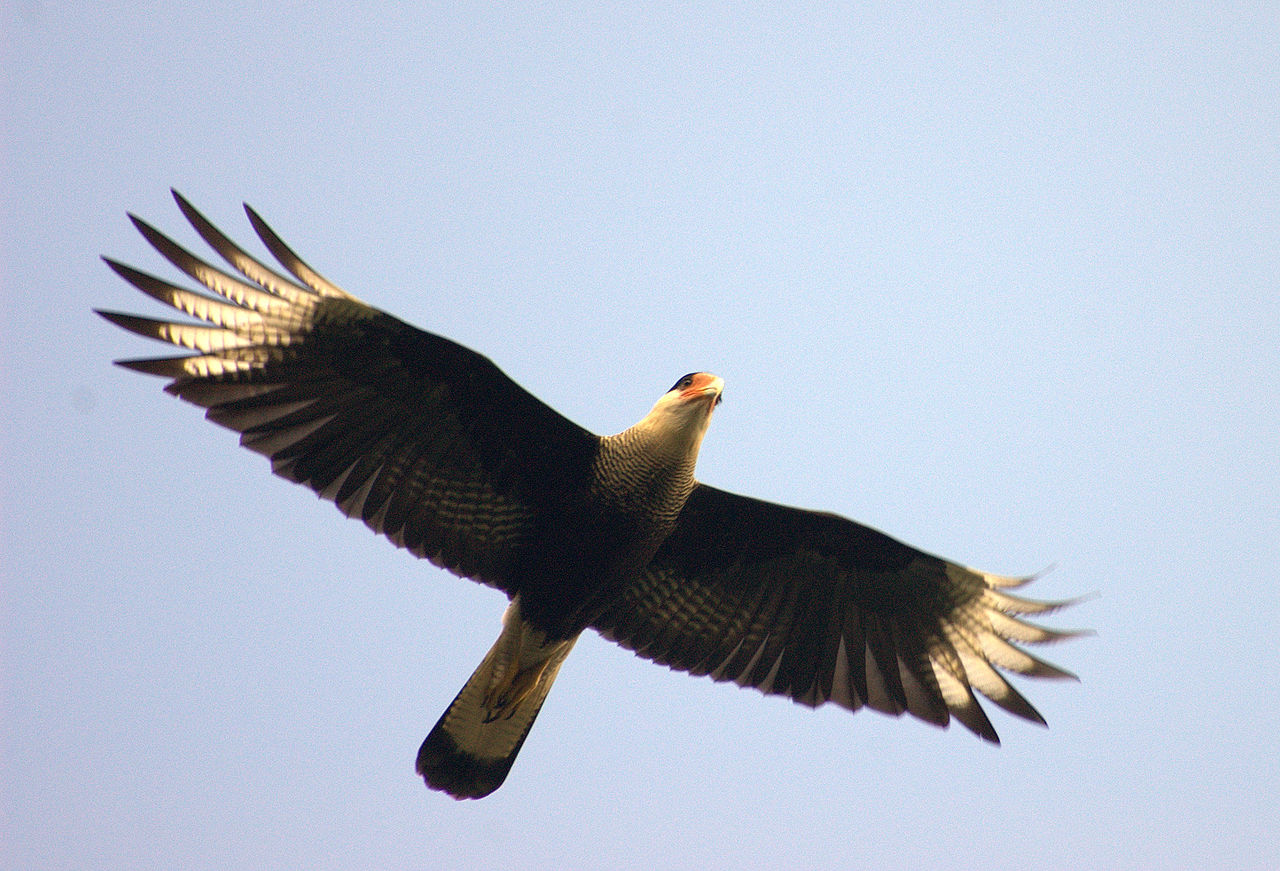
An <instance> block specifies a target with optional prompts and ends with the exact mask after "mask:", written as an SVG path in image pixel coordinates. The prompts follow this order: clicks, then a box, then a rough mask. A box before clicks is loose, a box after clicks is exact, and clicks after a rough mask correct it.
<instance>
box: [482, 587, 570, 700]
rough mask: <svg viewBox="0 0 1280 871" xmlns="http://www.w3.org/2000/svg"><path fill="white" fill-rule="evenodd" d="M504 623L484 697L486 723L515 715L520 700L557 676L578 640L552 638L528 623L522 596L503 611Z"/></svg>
mask: <svg viewBox="0 0 1280 871" xmlns="http://www.w3.org/2000/svg"><path fill="white" fill-rule="evenodd" d="M502 627H503V631H502V636H501V638H500V639H499V644H500V649H499V650H497V651H495V653H496V654H497V660H496V662H495V664H494V665H495V667H494V670H493V676H492V679H491V680H490V683H489V687H488V688H487V689H486V690H485V694H484V699H483V701H482V705H483V707H484V709H485V714H484V722H486V723H491V722H493V721H495V720H500V719H506V718H508V717H511V716H512V715H513V714H514V713H515V712H516V711H517V710H518V709H519V707H520V702H522V701H523V700H524V699H525V698H527V697H528V696H529V695H530V694H531V693H533V692H534V691H535V690H537V689H538V688H539V687H541V686H543V685H544V684H548V683H550V682H551V681H552V680H554V679H555V676H556V673H557V672H558V671H559V670H560V664H561V663H563V662H564V659H565V657H566V656H568V655H569V651H570V650H572V649H573V644H574V642H575V641H577V639H576V638H571V639H568V640H567V641H565V640H561V641H551V640H548V638H547V636H546V633H545V632H542V631H541V630H538V629H534V628H533V627H532V626H530V625H529V624H528V623H525V622H524V620H523V619H522V618H521V617H520V603H519V597H517V598H516V599H513V600H512V602H511V604H510V605H509V606H508V607H507V610H506V613H504V614H503V615H502Z"/></svg>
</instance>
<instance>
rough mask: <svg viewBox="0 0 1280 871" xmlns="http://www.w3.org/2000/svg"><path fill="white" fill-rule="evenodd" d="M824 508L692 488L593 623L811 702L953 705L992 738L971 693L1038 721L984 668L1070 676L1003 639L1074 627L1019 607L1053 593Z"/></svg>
mask: <svg viewBox="0 0 1280 871" xmlns="http://www.w3.org/2000/svg"><path fill="white" fill-rule="evenodd" d="M1027 580H1030V579H1019V578H1006V577H1001V576H997V575H991V574H986V573H984V572H979V571H975V570H973V569H968V568H964V567H963V566H959V565H956V564H954V563H949V562H946V561H945V560H942V559H939V558H937V557H933V556H930V555H928V554H925V553H922V552H920V551H918V550H915V549H914V548H911V547H908V546H907V545H905V544H902V543H901V542H898V541H896V540H894V539H892V538H890V537H888V536H886V535H884V534H882V533H880V532H877V531H876V530H873V529H870V528H868V527H865V526H861V525H859V524H857V523H854V522H853V521H850V520H846V519H844V518H842V517H838V516H836V515H833V514H823V513H818V512H813V511H804V510H800V509H796V508H788V507H784V506H781V505H775V504H773V503H769V502H764V501H761V500H758V499H751V498H747V497H745V496H738V495H735V494H732V493H726V492H724V491H722V490H717V489H715V488H713V487H708V486H706V485H705V484H700V485H698V487H697V489H695V490H694V493H693V495H692V496H691V497H690V499H689V502H688V503H687V504H686V506H685V509H684V512H683V513H682V514H681V516H680V520H679V523H678V525H677V527H676V529H675V531H674V532H673V533H672V535H671V536H670V538H668V539H667V541H666V543H665V544H664V545H663V546H662V548H661V550H659V552H658V554H657V555H656V556H655V557H654V559H653V561H652V562H651V563H650V565H649V568H648V570H647V571H646V572H645V574H644V576H643V577H641V578H640V579H639V580H637V581H636V582H635V583H634V584H632V585H631V587H630V588H629V589H627V590H626V591H625V592H624V594H623V596H622V597H621V598H620V599H619V600H618V601H617V602H616V603H615V604H614V605H613V606H612V607H610V608H609V609H608V610H607V611H606V612H605V613H603V614H602V615H600V617H599V618H598V619H597V620H596V621H595V623H594V624H593V625H594V626H595V628H596V629H597V630H598V631H599V632H600V633H601V634H602V635H604V636H605V637H606V638H609V639H612V640H614V641H616V642H618V643H619V644H621V645H622V646H623V647H626V648H628V649H630V650H634V651H635V652H636V653H637V654H639V655H640V656H643V657H645V658H647V659H651V660H653V661H655V662H658V663H661V664H664V665H667V666H670V667H671V668H673V669H679V670H681V671H687V672H690V673H692V674H695V675H709V676H710V677H711V678H712V679H713V680H718V681H730V680H731V681H735V682H736V683H738V684H739V685H741V686H752V687H756V688H757V689H759V690H761V691H762V692H765V693H771V694H777V695H782V696H787V697H790V698H791V699H793V700H794V701H796V702H799V703H801V704H805V705H810V706H817V705H820V704H822V703H824V702H826V701H832V702H835V703H836V704H839V705H841V706H843V707H845V708H848V709H850V710H857V709H858V708H860V707H862V706H864V705H865V706H867V707H870V708H873V709H875V710H878V711H883V712H885V713H889V714H894V715H898V714H901V713H902V712H904V711H907V712H910V713H911V714H913V715H915V716H916V717H919V718H920V719H922V720H925V721H928V722H930V723H934V724H937V725H939V726H945V725H947V723H948V722H949V720H950V717H952V716H954V717H955V718H956V719H957V720H959V721H960V722H961V723H963V724H964V725H965V726H967V727H968V728H969V729H971V730H972V731H973V732H974V733H976V734H977V735H979V736H981V737H982V738H984V739H986V740H988V741H992V742H996V743H998V742H999V739H998V737H997V735H996V731H995V729H994V728H993V727H992V725H991V721H990V720H989V719H988V718H987V716H986V713H985V712H984V711H983V709H982V706H981V705H980V704H979V703H978V701H977V698H976V697H975V695H974V690H977V691H978V692H979V693H981V694H982V695H984V696H986V697H987V698H989V699H990V700H991V701H993V702H995V703H996V704H997V705H999V706H1000V707H1002V708H1004V709H1005V710H1007V711H1009V712H1010V713H1012V714H1015V715H1017V716H1019V717H1022V718H1024V719H1027V720H1031V721H1034V722H1037V723H1041V724H1043V723H1044V720H1043V718H1042V717H1041V716H1040V714H1039V713H1038V712H1037V711H1036V710H1035V708H1033V707H1032V706H1031V705H1030V704H1029V703H1028V702H1027V701H1026V699H1024V698H1023V697H1022V695H1021V694H1019V693H1018V691H1017V690H1015V689H1014V688H1013V687H1012V686H1010V685H1009V683H1008V681H1006V680H1005V678H1004V677H1003V676H1002V675H1001V673H1000V671H999V670H998V669H1006V670H1008V671H1013V672H1017V673H1019V674H1024V675H1031V676H1035V677H1073V675H1071V674H1070V673H1069V672H1066V671H1063V670H1062V669H1059V668H1057V667H1056V666H1053V665H1050V664H1048V663H1046V662H1044V661H1042V660H1040V659H1038V658H1036V657H1034V656H1032V655H1031V654H1029V653H1027V652H1026V651H1024V650H1022V649H1021V648H1019V647H1017V646H1016V643H1019V642H1020V643H1038V642H1047V641H1054V640H1058V639H1063V638H1068V637H1071V636H1073V635H1075V634H1078V633H1072V632H1061V631H1053V630H1049V629H1045V628H1043V627H1040V626H1036V625H1034V624H1031V623H1029V622H1027V621H1025V620H1023V619H1022V615H1025V614H1042V613H1046V612H1049V611H1053V610H1055V609H1056V608H1059V607H1063V606H1065V605H1067V604H1069V603H1067V602H1035V601H1031V600H1027V599H1023V598H1020V597H1017V596H1013V595H1011V594H1009V593H1008V592H1006V589H1007V588H1010V587H1016V586H1018V585H1020V584H1023V583H1025V582H1026V581H1027Z"/></svg>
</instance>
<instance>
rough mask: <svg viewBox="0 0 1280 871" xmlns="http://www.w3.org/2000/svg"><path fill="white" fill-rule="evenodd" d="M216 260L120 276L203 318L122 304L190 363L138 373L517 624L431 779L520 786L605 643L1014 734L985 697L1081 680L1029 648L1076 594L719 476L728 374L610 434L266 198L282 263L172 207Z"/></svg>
mask: <svg viewBox="0 0 1280 871" xmlns="http://www.w3.org/2000/svg"><path fill="white" fill-rule="evenodd" d="M174 196H175V198H176V199H177V202H178V205H179V207H180V209H181V210H182V212H183V214H184V215H185V216H186V217H187V219H188V220H189V221H190V222H191V224H192V226H193V227H194V228H195V229H196V231H197V233H198V234H199V235H200V236H201V237H202V238H203V239H204V241H205V242H206V243H208V244H209V245H210V247H212V248H213V249H214V250H215V251H216V252H217V253H218V254H219V255H221V256H222V258H223V259H224V260H226V261H227V262H228V263H229V264H230V265H231V266H232V267H233V268H234V270H235V271H234V272H229V271H226V270H222V269H218V268H216V267H214V266H212V265H211V264H209V263H207V262H206V261H204V260H202V259H200V258H198V257H196V256H195V255H194V254H192V253H190V252H189V251H188V250H186V249H185V248H183V247H181V246H179V245H178V244H177V243H175V242H174V241H172V240H171V239H170V238H169V237H167V236H165V235H163V234H161V233H160V232H159V231H157V230H155V229H154V228H153V227H151V226H150V225H148V224H146V223H145V222H143V221H141V220H139V219H137V218H132V216H131V218H132V220H133V222H134V224H135V225H136V226H137V228H138V230H139V231H140V232H141V233H142V235H143V236H144V237H145V238H146V239H147V241H148V242H150V243H151V244H152V246H153V247H155V249H156V250H157V251H159V252H160V254H161V255H163V256H164V257H165V258H166V259H167V260H168V261H169V262H170V263H171V264H173V266H175V267H177V269H178V270H180V271H181V272H183V273H185V274H186V275H187V276H188V277H189V278H191V279H193V280H194V281H195V282H197V283H198V284H199V285H201V286H202V287H203V290H204V291H205V292H197V291H193V290H190V289H187V288H184V287H181V286H179V285H176V284H172V283H170V282H169V281H167V280H165V279H161V278H157V277H155V276H153V275H150V274H148V273H144V272H141V271H139V270H136V269H134V268H132V267H130V266H126V265H124V264H122V263H119V262H117V261H115V260H110V259H108V260H107V263H108V265H110V266H111V268H112V269H113V270H114V271H115V272H116V273H117V274H119V275H120V276H121V277H122V278H124V279H125V280H126V281H128V282H129V283H130V284H132V285H133V286H134V287H136V288H137V289H139V290H141V291H142V292H143V293H145V294H147V295H148V296H151V297H153V298H155V299H157V300H159V301H160V302H162V303H165V304H166V305H169V306H172V307H173V308H175V309H178V310H179V311H181V312H183V313H185V314H187V315H189V316H191V318H192V320H183V321H169V320H153V319H148V318H141V317H137V316H134V315H126V314H120V313H115V312H100V314H102V316H103V317H105V318H107V319H108V320H109V321H111V322H112V323H114V324H116V325H118V326H120V327H123V328H124V329H127V330H129V331H131V332H134V333H138V334H140V335H142V336H145V337H147V338H152V339H157V340H161V341H165V342H169V343H172V344H174V345H177V346H179V347H182V348H184V349H187V350H188V351H190V353H189V354H187V355H184V356H177V357H165V358H159V359H145V360H127V361H121V365H122V366H125V367H126V368H130V369H134V370H137V371H140V372H144V373H148V374H153V375H159V376H161V377H164V378H166V379H168V382H169V383H168V385H167V387H166V390H168V391H169V392H170V393H174V394H176V395H178V396H180V397H182V398H183V399H186V400H188V401H190V402H193V403H195V404H197V405H200V406H203V407H204V408H205V409H207V412H206V415H207V416H208V417H209V419H210V420H213V421H214V422H216V423H219V424H221V425H223V426H226V427H229V428H230V429H233V430H236V431H237V432H239V433H240V441H241V443H242V444H243V445H245V446H246V447H248V448H250V449H251V450H254V451H256V452H258V453H260V454H263V455H265V456H267V457H268V458H269V459H270V461H271V466H272V470H273V471H274V472H275V473H276V474H278V475H281V476H283V477H285V478H288V479H289V480H291V481H295V482H297V483H299V484H304V485H306V486H308V487H310V488H311V489H312V490H314V491H315V492H316V493H318V494H319V495H320V496H321V497H323V498H325V499H328V500H330V501H333V502H334V503H336V504H337V506H338V507H339V509H341V510H342V511H343V513H345V514H346V515H348V516H350V517H358V518H360V519H361V520H363V521H364V523H366V524H367V525H368V526H369V527H370V528H371V529H373V530H374V531H375V532H377V533H379V534H381V535H384V536H385V537H386V538H388V539H389V540H391V541H392V542H393V543H395V544H396V545H397V546H400V547H403V548H405V549H407V550H409V551H410V552H412V553H413V554H415V555H416V556H419V557H425V558H426V559H428V560H430V561H431V562H433V563H435V564H436V565H438V566H441V567H443V568H446V569H448V570H449V571H451V572H453V573H455V574H457V575H460V576H462V577H467V578H471V579H473V580H476V581H479V582H481V583H484V584H487V585H489V586H493V587H496V588H498V589H500V590H502V591H503V592H505V593H506V594H507V596H508V597H509V598H511V599H512V604H511V607H510V608H508V611H507V614H506V615H505V617H504V621H503V630H502V633H501V634H500V636H499V639H498V641H497V642H496V643H495V645H494V647H493V649H492V650H491V651H490V653H489V654H488V655H487V656H486V657H485V660H484V662H482V663H481V665H480V667H479V668H478V669H477V670H476V673H475V674H474V675H473V676H472V678H471V679H470V680H469V681H468V682H467V684H466V686H464V688H463V690H462V691H461V692H460V693H459V694H458V696H457V698H456V699H455V700H454V702H453V703H452V705H450V707H449V709H448V710H447V711H446V712H445V714H444V715H443V716H442V717H441V718H440V721H439V722H438V723H437V724H436V726H435V728H434V729H433V730H432V731H431V734H430V735H429V736H428V738H427V740H426V741H425V742H424V743H423V746H422V749H421V751H420V752H419V756H418V770H419V772H420V773H421V774H422V775H423V777H424V778H425V779H426V781H427V783H428V785H430V786H432V787H434V788H437V789H442V790H444V791H446V792H448V793H449V794H451V795H453V796H455V797H457V798H479V797H481V796H484V795H487V794H488V793H490V792H492V791H493V790H494V789H496V788H497V787H498V786H499V785H501V783H502V781H503V779H504V778H505V777H506V775H507V772H508V770H509V769H510V767H511V763H512V761H513V760H514V758H515V755H516V753H517V752H518V751H519V748H520V746H521V745H522V744H523V742H524V740H525V737H526V736H527V735H528V731H529V728H530V727H531V726H532V724H533V720H534V718H535V717H536V716H537V713H538V711H539V710H540V709H541V706H542V702H543V700H544V699H545V698H546V695H547V692H548V691H549V690H550V687H551V684H552V682H553V681H554V679H555V676H556V673H557V672H558V670H559V668H560V665H561V663H562V662H563V661H564V659H565V657H566V656H567V655H568V653H569V651H570V650H571V649H572V647H573V643H574V641H575V640H576V639H577V637H578V635H579V634H580V633H581V632H582V631H583V630H585V629H586V628H593V629H595V630H596V631H598V632H599V633H600V634H601V635H603V636H605V637H606V638H610V639H612V640H614V641H616V642H618V643H619V644H621V645H622V646H624V647H626V648H628V649H631V650H634V651H635V652H636V653H637V654H639V655H640V656H643V657H645V658H647V659H651V660H653V661H655V662H658V663H662V664H665V665H668V666H670V667H672V668H675V669H679V670H682V671H687V672H690V673H691V674H696V675H708V676H710V677H711V678H712V679H713V680H717V681H733V682H735V683H737V684H739V685H741V686H751V687H755V688H757V689H759V690H761V691H762V692H765V693H771V694H777V695H783V696H786V697H789V698H791V699H793V700H794V701H796V702H799V703H801V704H804V705H809V706H816V705H820V704H823V703H824V702H828V701H831V702H835V703H836V704H838V705H840V706H842V707H845V708H848V709H849V710H857V709H859V708H861V707H864V706H865V707H869V708H872V709H875V710H878V711H882V712H885V713H888V714H894V715H897V714H902V713H904V712H906V713H910V714H912V715H914V716H916V717H918V718H920V719H922V720H925V721H928V722H930V723H934V724H937V725H939V726H945V725H947V723H948V722H949V721H950V719H951V718H952V717H955V718H956V719H957V720H959V721H960V722H961V723H963V724H964V725H965V726H966V727H968V728H969V729H970V730H972V731H973V732H974V733H975V734H977V735H979V736H980V737H982V738H984V739H986V740H988V741H992V742H996V741H997V740H998V739H997V737H996V731H995V729H994V728H993V726H992V724H991V721H990V720H989V719H988V718H987V715H986V713H985V712H984V711H983V708H982V706H981V705H980V704H979V702H978V699H977V695H975V691H976V692H977V694H981V695H982V696H985V697H986V698H988V699H989V700H991V701H992V702H994V703H995V704H996V705H998V706H1000V707H1002V708H1004V709H1005V710H1006V711H1008V712H1010V713H1012V714H1014V715H1016V716H1018V717H1021V718H1023V719H1027V720H1031V721H1033V722H1037V723H1043V722H1044V720H1043V719H1042V718H1041V716H1040V714H1039V713H1038V712H1037V711H1036V710H1035V708H1033V707H1032V706H1031V705H1030V704H1029V703H1028V702H1027V701H1026V700H1025V699H1024V698H1023V697H1022V695H1021V694H1020V693H1019V692H1018V691H1017V690H1015V689H1014V688H1013V687H1012V686H1011V685H1010V684H1009V682H1008V681H1007V680H1006V678H1005V676H1004V674H1003V672H1013V673H1017V674H1022V675H1029V676H1033V677H1070V675H1069V673H1068V672H1065V671H1063V670H1061V669H1059V668H1057V667H1056V666H1053V665H1050V664H1048V663H1046V662H1044V661H1043V660H1041V659H1039V658H1037V657H1036V656H1034V655H1032V654H1031V653H1029V652H1027V651H1026V650H1025V649H1024V647H1023V646H1022V645H1025V644H1036V643H1041V642H1049V641H1056V640H1059V639H1063V638H1068V637H1071V636H1073V635H1075V634H1077V633H1073V632H1065V631H1060V630H1052V629H1048V628H1044V627H1042V626H1038V625H1036V624H1034V623H1031V622H1029V621H1028V620H1027V619H1026V617H1027V615H1037V614H1044V613H1048V612H1050V611H1053V610H1055V609H1057V608H1059V607H1062V606H1063V605H1066V604H1068V603H1066V602H1037V601H1034V600H1030V599H1026V598H1023V597H1020V596H1017V595H1015V594H1013V593H1012V592H1010V591H1011V590H1013V589H1014V588H1016V587H1018V586H1021V585H1022V584H1025V583H1026V582H1027V581H1029V580H1030V579H1029V578H1010V577H1002V576H998V575H993V574H989V573H985V572H980V571H976V570H974V569H969V568H965V567H964V566H961V565H958V564H956V563H952V562H948V561H946V560H943V559H939V558H937V557H934V556H931V555H929V554H926V553H923V552H921V551H918V550H916V549H914V548H911V547H909V546H907V545H905V544H902V543H901V542H899V541H897V540H895V539H892V538H890V537H888V536H886V535H884V534H882V533H880V532H877V531H875V530H873V529H870V528H868V527H866V526H862V525H860V524H857V523H854V522H853V521H850V520H847V519H845V518H842V517H838V516H835V515H832V514H826V513H820V512H813V511H806V510H802V509H797V508H789V507H785V506H781V505H776V504H773V503H769V502H763V501H761V500H757V499H752V498H749V497H745V496H738V495H735V494H732V493H728V492H725V491H722V490H718V489H716V488H713V487H709V486H707V485H704V484H701V483H698V482H697V481H696V480H695V479H694V476H693V471H694V465H695V462H696V459H697V453H698V448H699V446H700V444H701V441H702V437H703V435H704V434H705V432H706V430H707V426H708V424H709V422H710V419H711V416H712V411H713V410H714V408H715V406H716V405H717V404H718V402H719V399H720V395H721V391H722V387H723V382H721V381H720V379H719V378H716V377H715V376H713V375H709V374H707V373H692V374H690V375H687V376H685V377H684V378H682V379H680V381H678V382H677V383H676V384H675V385H674V386H673V387H672V388H671V390H669V391H668V392H667V393H666V394H664V395H663V396H662V397H661V398H660V399H659V400H658V402H657V404H656V405H654V407H653V409H652V410H651V411H650V412H649V413H648V414H647V415H646V416H645V417H644V418H643V419H641V421H640V422H639V423H637V424H636V425H635V426H633V427H631V428H629V429H627V430H624V431H623V432H621V433H618V434H617V435H613V436H605V437H600V436H596V435H593V434H591V433H589V432H587V431H586V430H584V429H582V428H581V427H579V426H577V425H576V424H574V423H572V422H570V421H569V420H567V419H566V418H564V417H562V416H561V415H559V414H558V413H556V412H555V411H553V410H552V409H550V408H549V407H548V406H546V405H545V404H543V403H542V402H540V401H539V400H538V399H536V398H534V397H533V396H532V395H530V394H529V393H527V392H526V391H524V390H523V389H522V388H520V387H519V386H518V385H517V384H515V383H514V382H513V381H511V380H510V379H509V378H508V377H507V376H506V375H504V374H503V373H502V372H501V371H500V370H499V369H498V368H497V367H496V366H495V365H494V364H493V363H492V362H490V361H489V360H488V359H487V358H485V357H483V356H481V355H479V354H477V353H475V352H474V351H471V350H469V349H467V348H464V347H462V346H461V345H458V344H456V343H454V342H451V341H450V340H448V339H445V338H443V337H440V336H437V335H433V334H431V333H427V332H423V331H421V330H418V329H417V328H415V327H412V326H410V325H409V324H406V323H404V322H402V321H400V320H397V319H396V318H394V317H392V316H391V315H388V314H386V313H384V312H382V311H379V310H378V309H375V308H373V307H372V306H369V305H367V304H366V303H364V302H361V301H360V300H358V299H356V298H355V297H353V296H351V295H350V294H348V293H346V292H345V291H343V290H341V289H339V288H338V287H337V286H336V285H334V284H332V283H330V282H329V281H327V280H326V279H324V278H322V277H321V276H320V275H319V274H318V273H316V272H315V271H314V270H312V269H311V268H310V267H309V266H307V265H306V264H305V263H303V262H302V260H300V259H299V258H298V257H297V255H296V254H294V253H293V251H292V250H290V249H289V248H288V247H287V246H286V245H285V244H284V243H283V242H282V241H281V240H280V239H279V237H278V236H276V234H275V233H274V232H273V231H272V230H271V229H270V228H269V227H268V226H267V225H266V224H265V223H264V222H263V221H262V219H261V218H259V217H258V216H257V214H256V213H254V212H253V211H252V210H251V209H248V208H247V207H246V210H247V212H248V215H249V219H250V222H251V223H252V224H253V226H254V229H255V230H257V232H258V235H259V236H260V237H261V239H262V241H263V242H264V243H265V245H266V247H267V248H268V250H270V251H271V253H272V254H273V255H274V256H275V257H276V259H277V260H279V262H280V263H281V265H282V266H283V267H284V268H285V269H286V270H287V272H288V274H284V273H281V272H278V271H275V270H273V269H271V268H270V267H268V266H266V265H264V264H263V263H261V262H260V261H258V260H257V259H256V258H254V257H252V256H250V255H249V254H247V253H246V252H245V251H244V250H243V249H241V248H240V247H238V246H237V245H236V244H235V243H233V242H232V241H231V240H230V239H229V238H227V237H226V236H224V235H223V234H222V233H221V232H220V231H219V230H217V229H216V228H215V227H214V226H213V225H212V224H210V223H209V222H208V221H207V220H206V219H205V218H204V217H203V216H202V215H200V213H198V212H197V211H196V210H195V209H194V208H192V207H191V205H190V204H189V203H187V202H186V200H184V199H183V198H182V197H181V196H178V195H177V194H176V193H175V195H174Z"/></svg>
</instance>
